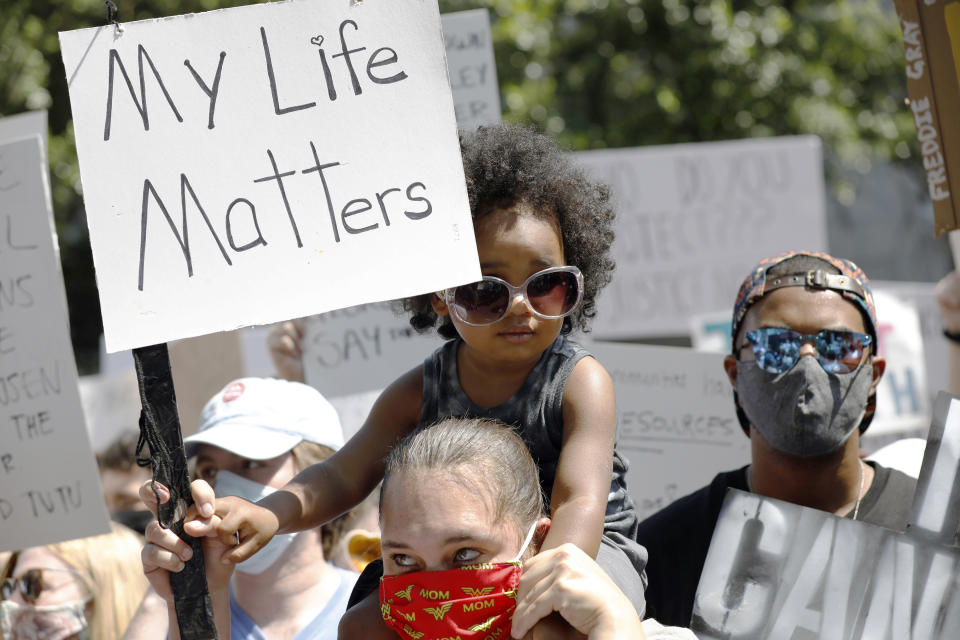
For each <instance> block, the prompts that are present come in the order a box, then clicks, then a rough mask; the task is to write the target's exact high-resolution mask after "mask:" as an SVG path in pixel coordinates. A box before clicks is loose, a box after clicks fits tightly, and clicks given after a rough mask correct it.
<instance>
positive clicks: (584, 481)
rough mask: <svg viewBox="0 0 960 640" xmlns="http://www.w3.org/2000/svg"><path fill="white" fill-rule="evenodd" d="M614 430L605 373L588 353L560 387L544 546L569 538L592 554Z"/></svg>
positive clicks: (607, 481)
mask: <svg viewBox="0 0 960 640" xmlns="http://www.w3.org/2000/svg"><path fill="white" fill-rule="evenodd" d="M616 430H617V407H616V394H615V393H614V390H613V380H611V379H610V374H608V373H607V370H606V369H604V368H603V365H601V364H600V363H599V362H597V361H596V360H595V359H593V358H583V359H582V360H580V362H578V363H577V365H576V366H575V367H574V369H573V373H571V374H570V379H569V380H568V381H567V387H566V389H565V390H564V393H563V445H562V449H561V451H560V460H559V462H558V464H557V475H556V478H555V480H554V482H553V490H552V492H551V497H550V506H551V512H552V513H551V517H552V518H553V523H552V524H551V525H550V532H549V533H548V534H547V537H546V539H545V540H544V543H543V548H544V549H552V548H554V547H558V546H560V545H561V544H563V543H565V542H572V543H573V544H575V545H577V546H578V547H580V548H581V549H583V550H584V551H585V552H586V553H587V554H589V555H590V556H591V557H596V555H597V550H598V549H599V548H600V538H601V536H602V535H603V518H604V514H605V513H606V510H607V496H608V495H609V493H610V477H611V475H610V474H611V473H612V470H613V444H614V440H615V438H616Z"/></svg>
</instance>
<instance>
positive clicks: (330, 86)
mask: <svg viewBox="0 0 960 640" xmlns="http://www.w3.org/2000/svg"><path fill="white" fill-rule="evenodd" d="M320 64H321V65H322V66H323V79H324V80H325V81H326V83H327V97H328V98H330V100H331V101H332V100H336V99H337V88H336V86H334V83H333V74H332V73H330V65H329V64H327V52H326V51H324V50H323V49H320Z"/></svg>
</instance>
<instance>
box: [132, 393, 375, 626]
mask: <svg viewBox="0 0 960 640" xmlns="http://www.w3.org/2000/svg"><path fill="white" fill-rule="evenodd" d="M342 445H343V432H342V430H341V427H340V420H339V418H338V416H337V412H336V411H335V410H334V408H333V406H332V405H331V404H330V403H329V402H328V401H327V400H326V399H325V398H324V397H323V396H322V395H321V394H320V393H319V392H318V391H316V390H315V389H313V388H311V387H308V386H307V385H304V384H300V383H297V382H288V381H286V380H277V379H272V378H241V379H239V380H234V381H233V382H231V383H229V384H228V385H227V386H226V387H224V388H223V389H222V390H221V391H220V392H219V393H217V395H215V396H214V397H213V398H211V400H210V401H209V402H208V403H207V404H206V406H205V407H204V409H203V413H202V414H201V417H200V428H199V431H198V432H197V433H196V434H195V435H192V436H190V437H188V438H185V439H184V447H185V450H186V454H187V457H188V458H194V459H195V475H196V477H197V478H199V479H202V480H206V481H207V482H208V483H209V484H210V485H211V486H212V487H213V491H214V492H215V494H216V495H217V496H240V497H243V498H246V499H247V500H252V501H256V500H258V499H260V498H262V497H263V496H266V495H269V494H270V493H273V492H274V491H276V490H277V489H278V488H280V487H282V486H283V485H284V484H286V483H287V481H289V480H290V479H291V478H292V477H293V476H294V475H296V474H297V473H298V472H299V471H300V470H301V469H304V468H306V467H308V466H310V465H312V464H314V463H316V462H320V461H321V460H324V459H326V458H328V457H329V456H331V455H333V453H334V451H336V450H337V449H339V448H340V447H341V446H342ZM159 492H160V496H161V499H165V498H166V497H167V496H168V494H167V493H166V492H165V489H164V488H163V487H159ZM141 494H142V495H143V496H144V498H145V501H148V502H149V501H152V505H151V506H153V508H154V509H155V508H156V503H155V499H153V494H152V491H151V490H150V489H149V485H145V487H144V489H141ZM336 525H337V523H336V521H334V522H332V523H330V524H328V525H325V526H324V527H320V528H317V529H311V530H308V531H301V532H299V533H296V534H291V535H282V536H275V537H274V538H273V539H272V540H271V541H270V543H269V544H268V545H266V546H265V547H264V548H263V549H262V550H261V551H260V553H258V554H256V556H254V557H252V558H250V560H249V561H247V562H242V563H240V564H238V565H236V571H235V572H234V570H233V565H229V564H227V565H224V564H220V563H218V562H217V561H216V559H215V558H208V559H207V567H208V575H207V577H208V584H209V587H210V590H211V593H212V592H214V591H216V590H218V589H220V590H229V593H230V629H231V633H230V638H231V640H275V639H277V640H280V639H282V640H290V639H294V640H327V639H330V640H332V639H333V638H336V635H337V624H338V622H339V620H340V616H341V615H342V614H343V612H344V610H345V609H346V605H347V599H348V597H349V595H350V591H351V590H352V588H353V584H354V582H355V581H356V578H357V574H355V573H352V572H350V571H345V570H343V569H340V568H338V567H335V566H333V565H332V564H329V563H328V562H327V557H328V556H329V553H330V550H331V548H332V546H333V545H334V544H335V542H336V540H335V539H334V538H335V532H336ZM148 529H153V531H152V535H150V536H148V539H150V540H153V541H154V544H147V545H146V546H145V547H144V551H143V556H142V557H143V568H144V573H145V574H146V575H147V578H148V579H149V580H150V582H151V584H152V585H153V587H154V589H155V590H156V592H157V594H158V596H159V598H157V599H156V602H155V603H154V605H153V606H152V607H149V608H150V609H152V614H149V615H148V614H147V613H144V615H143V616H142V617H138V619H137V620H135V621H134V623H133V624H131V626H130V628H129V629H128V631H127V634H126V636H125V637H127V638H148V637H156V638H163V637H165V635H166V631H167V624H166V621H167V619H168V613H169V611H172V603H173V596H172V592H171V591H170V586H169V579H168V574H167V571H166V570H165V569H162V568H160V566H159V563H160V561H161V559H166V560H169V559H170V558H172V557H174V556H176V557H179V559H180V560H181V561H185V560H187V559H189V557H190V553H191V552H190V548H189V547H188V546H187V545H186V544H185V543H184V542H183V541H182V540H180V539H179V538H177V537H176V535H175V534H173V533H172V532H171V531H169V530H167V529H162V528H160V526H159V525H158V524H157V523H156V522H153V523H151V524H150V525H149V527H148ZM179 566H181V567H182V562H181V563H180V565H179ZM160 602H162V606H161V605H160V604H159V603H160ZM144 608H148V607H144ZM161 618H162V621H161Z"/></svg>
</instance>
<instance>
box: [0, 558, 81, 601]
mask: <svg viewBox="0 0 960 640" xmlns="http://www.w3.org/2000/svg"><path fill="white" fill-rule="evenodd" d="M51 574H52V575H51ZM64 574H67V575H70V576H72V577H73V578H77V579H80V580H82V578H81V576H80V574H79V573H77V572H76V571H72V570H70V569H47V568H45V567H41V568H36V569H27V570H26V571H24V572H23V573H22V574H20V576H18V577H16V578H6V579H4V581H3V583H2V584H0V595H2V598H0V599H3V600H8V599H9V598H10V597H11V596H12V595H13V593H14V591H17V592H19V593H20V597H21V598H23V601H24V602H26V603H27V604H29V605H35V604H37V600H39V599H40V596H41V595H42V594H43V592H44V591H55V590H57V589H59V588H61V587H63V586H65V585H67V584H69V583H70V582H71V581H72V580H71V579H68V578H66V577H65V576H64Z"/></svg>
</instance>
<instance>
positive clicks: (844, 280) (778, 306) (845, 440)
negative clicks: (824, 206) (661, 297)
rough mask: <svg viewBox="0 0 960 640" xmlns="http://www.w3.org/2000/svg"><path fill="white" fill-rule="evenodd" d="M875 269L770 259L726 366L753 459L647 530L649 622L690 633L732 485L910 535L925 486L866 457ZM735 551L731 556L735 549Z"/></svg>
mask: <svg viewBox="0 0 960 640" xmlns="http://www.w3.org/2000/svg"><path fill="white" fill-rule="evenodd" d="M877 338H878V334H877V319H876V311H875V308H874V303H873V296H872V294H871V291H870V284H869V281H868V280H867V277H866V276H865V275H864V273H863V272H862V271H861V270H860V269H859V268H858V267H857V266H856V265H855V264H853V263H852V262H850V261H848V260H843V259H838V258H834V257H833V256H829V255H827V254H823V253H807V252H790V253H786V254H783V255H780V256H777V257H775V258H770V259H766V260H763V261H761V262H760V263H759V264H758V265H757V266H756V267H755V268H754V269H753V270H752V271H751V272H750V274H749V275H748V276H747V278H746V279H745V280H744V282H743V284H742V285H741V287H740V291H739V293H738V295H737V299H736V302H735V304H734V308H733V325H732V345H731V347H732V351H731V353H730V354H729V355H727V356H726V358H725V359H724V363H723V364H724V369H725V370H726V372H727V376H728V377H729V379H730V384H731V385H733V389H734V394H733V397H734V403H735V405H736V412H737V417H738V418H739V421H740V425H741V427H742V428H743V431H744V433H745V434H746V435H747V437H749V438H750V449H751V463H750V464H749V465H747V466H745V467H743V468H741V469H737V470H734V471H727V472H724V473H720V474H718V475H717V476H716V477H715V478H714V479H713V482H711V483H710V484H709V485H708V486H706V487H703V488H702V489H700V490H698V491H696V492H694V493H692V494H690V495H688V496H686V497H684V498H681V499H679V500H677V501H676V502H674V503H673V504H671V505H669V506H667V507H666V508H665V509H663V510H662V511H660V512H658V513H656V514H654V515H653V516H651V517H650V518H648V519H646V520H645V521H644V522H642V523H641V524H640V530H639V534H638V536H637V540H638V541H639V542H640V544H642V545H643V546H644V547H646V548H647V551H648V552H649V554H650V557H649V562H648V564H647V575H648V577H649V586H648V588H647V592H646V597H647V615H649V616H653V617H656V618H657V619H658V620H660V621H661V622H663V623H664V624H670V625H681V626H687V625H689V624H690V618H691V615H692V612H693V601H694V596H695V594H696V591H697V584H698V583H699V580H700V572H701V571H702V570H703V564H704V560H705V559H706V555H707V550H708V548H709V546H710V538H711V537H712V535H713V529H714V526H715V525H716V522H717V517H718V516H719V513H720V507H721V506H722V504H723V500H724V497H725V496H726V494H727V490H728V489H729V488H734V489H739V490H741V491H752V492H754V493H756V494H758V495H763V496H768V497H771V498H776V499H778V500H785V501H787V502H792V503H794V504H798V505H802V506H805V507H811V508H814V509H820V510H823V511H828V512H830V513H834V514H836V515H838V516H842V517H845V518H852V519H854V520H861V521H864V522H869V523H871V524H875V525H880V526H883V527H887V528H889V529H894V530H898V531H902V530H903V529H904V528H905V526H906V523H907V517H908V515H909V509H910V505H911V503H912V501H913V491H914V487H915V483H916V481H915V480H914V479H912V478H910V477H908V476H906V475H905V474H903V473H901V472H899V471H896V470H894V469H888V468H885V467H883V466H881V465H878V464H875V463H872V462H864V461H861V459H860V434H862V433H863V432H864V431H865V430H866V429H867V427H868V426H869V425H870V421H871V420H872V419H873V413H874V410H875V408H876V391H877V384H878V383H879V381H880V377H881V376H882V375H883V371H884V367H885V362H884V360H883V358H881V357H880V356H879V355H878V353H879V352H878V350H877ZM733 551H735V550H733V549H731V553H733Z"/></svg>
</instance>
